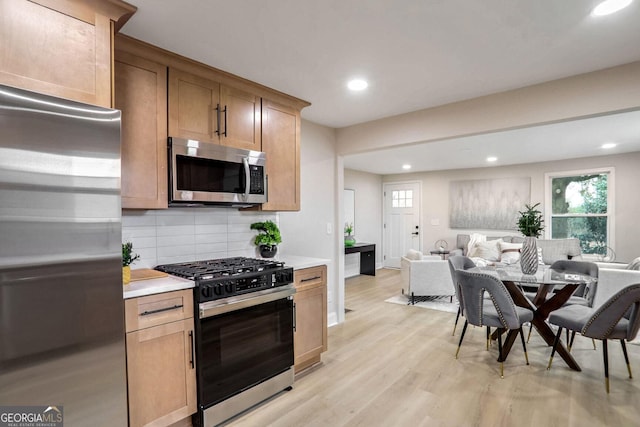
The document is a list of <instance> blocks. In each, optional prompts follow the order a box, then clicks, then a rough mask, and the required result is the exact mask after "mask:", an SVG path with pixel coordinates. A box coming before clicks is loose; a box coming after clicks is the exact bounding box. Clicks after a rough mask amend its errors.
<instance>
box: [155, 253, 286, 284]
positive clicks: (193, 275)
mask: <svg viewBox="0 0 640 427" xmlns="http://www.w3.org/2000/svg"><path fill="white" fill-rule="evenodd" d="M282 268H284V262H280V261H275V260H270V259H258V258H246V257H235V258H220V259H211V260H205V261H193V262H182V263H177V264H163V265H158V266H157V267H156V270H159V271H164V272H165V273H169V274H172V275H174V276H179V277H182V278H185V279H190V280H208V279H215V278H219V277H232V276H241V275H243V274H246V273H254V272H260V271H271V270H280V269H282Z"/></svg>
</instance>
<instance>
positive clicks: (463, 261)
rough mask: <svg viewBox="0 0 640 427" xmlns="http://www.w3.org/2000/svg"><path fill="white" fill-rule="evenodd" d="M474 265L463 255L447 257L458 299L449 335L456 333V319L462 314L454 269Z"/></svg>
mask: <svg viewBox="0 0 640 427" xmlns="http://www.w3.org/2000/svg"><path fill="white" fill-rule="evenodd" d="M475 266H476V264H475V263H474V262H473V261H472V260H471V258H469V257H466V256H463V255H453V256H450V257H449V270H451V280H452V281H453V287H454V291H455V293H456V299H457V300H458V314H456V322H455V323H454V324H453V332H451V335H455V334H456V328H457V327H458V320H460V315H461V314H462V299H461V298H460V292H459V290H458V286H457V284H456V270H468V269H470V268H474V267H475ZM487 349H488V343H487Z"/></svg>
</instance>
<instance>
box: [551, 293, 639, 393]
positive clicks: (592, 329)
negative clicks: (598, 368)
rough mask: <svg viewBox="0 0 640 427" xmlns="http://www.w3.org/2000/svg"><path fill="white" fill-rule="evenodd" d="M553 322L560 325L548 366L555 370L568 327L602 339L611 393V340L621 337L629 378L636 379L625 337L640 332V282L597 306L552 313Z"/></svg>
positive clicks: (570, 308)
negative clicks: (556, 357)
mask: <svg viewBox="0 0 640 427" xmlns="http://www.w3.org/2000/svg"><path fill="white" fill-rule="evenodd" d="M549 322H550V323H552V324H554V325H557V326H558V333H557V334H556V339H555V341H554V343H553V349H552V350H551V357H550V358H549V365H548V366H547V369H551V363H552V362H553V355H554V354H555V351H556V346H557V345H558V342H559V341H560V335H561V334H562V329H563V328H564V329H567V330H570V331H578V332H580V333H581V334H582V335H584V336H585V337H589V338H595V339H599V340H602V356H603V358H604V377H605V387H606V389H607V393H609V356H608V352H607V340H610V339H617V340H620V344H621V345H622V353H623V354H624V359H625V362H627V370H628V371H629V378H633V376H632V374H631V365H630V364H629V355H628V354H627V347H626V345H625V340H632V339H634V338H635V337H636V335H637V334H638V329H640V283H637V284H635V285H629V286H627V287H625V288H623V289H622V290H620V291H619V292H618V293H616V294H615V295H613V296H612V297H611V298H609V299H608V300H607V301H605V302H604V303H603V304H602V305H601V306H600V307H598V308H595V309H594V308H591V307H587V306H583V305H569V306H566V307H562V308H560V309H558V310H556V311H554V312H552V313H551V315H550V316H549Z"/></svg>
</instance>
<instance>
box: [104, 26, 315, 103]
mask: <svg viewBox="0 0 640 427" xmlns="http://www.w3.org/2000/svg"><path fill="white" fill-rule="evenodd" d="M116 50H119V51H123V52H129V53H132V54H134V55H136V56H140V57H143V58H147V59H150V60H152V61H154V62H159V63H161V64H165V65H167V66H168V67H170V68H175V69H177V70H182V71H185V72H188V73H190V74H193V75H196V76H200V77H202V78H205V79H213V80H215V81H217V82H219V83H221V84H224V85H227V86H230V87H234V88H237V89H240V90H243V91H246V92H249V93H253V94H255V95H257V96H259V97H261V98H269V99H272V100H274V101H277V102H279V103H281V104H283V105H288V106H290V107H292V108H295V109H298V110H301V109H303V108H304V107H308V106H309V105H311V103H309V102H307V101H304V100H302V99H299V98H296V97H293V96H291V95H287V94H285V93H283V92H280V91H277V90H275V89H271V88H268V87H266V86H263V85H261V84H258V83H255V82H252V81H250V80H247V79H244V78H242V77H238V76H235V75H233V74H231V73H228V72H226V71H222V70H219V69H217V68H215V67H211V66H209V65H206V64H203V63H200V62H197V61H194V60H192V59H189V58H186V57H184V56H181V55H178V54H177V53H173V52H169V51H167V50H164V49H161V48H159V47H157V46H153V45H151V44H148V43H145V42H143V41H140V40H136V39H134V38H132V37H129V36H126V35H124V34H117V35H116Z"/></svg>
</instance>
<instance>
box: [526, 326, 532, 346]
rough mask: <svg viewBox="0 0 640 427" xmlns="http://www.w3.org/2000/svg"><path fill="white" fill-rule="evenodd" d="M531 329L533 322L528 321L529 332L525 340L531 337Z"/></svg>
mask: <svg viewBox="0 0 640 427" xmlns="http://www.w3.org/2000/svg"><path fill="white" fill-rule="evenodd" d="M531 330H533V322H530V323H529V334H528V335H527V342H529V339H530V338H531Z"/></svg>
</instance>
